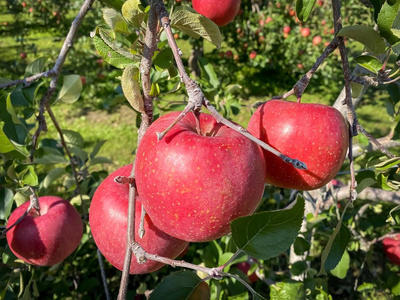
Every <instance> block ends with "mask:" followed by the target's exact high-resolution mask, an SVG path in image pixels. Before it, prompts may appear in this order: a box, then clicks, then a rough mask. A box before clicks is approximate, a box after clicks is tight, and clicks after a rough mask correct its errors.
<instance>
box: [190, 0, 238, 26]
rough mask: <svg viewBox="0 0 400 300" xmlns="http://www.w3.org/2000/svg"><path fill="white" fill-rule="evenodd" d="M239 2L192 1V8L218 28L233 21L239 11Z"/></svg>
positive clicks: (229, 0)
mask: <svg viewBox="0 0 400 300" xmlns="http://www.w3.org/2000/svg"><path fill="white" fill-rule="evenodd" d="M240 2H241V1H240V0H193V1H192V4H193V8H194V10H195V11H197V12H198V13H199V14H202V15H203V16H205V17H207V18H209V19H210V20H212V21H213V22H214V23H215V24H217V25H218V26H225V25H227V24H229V23H230V22H232V21H233V19H234V18H235V17H236V15H237V14H238V12H239V9H240Z"/></svg>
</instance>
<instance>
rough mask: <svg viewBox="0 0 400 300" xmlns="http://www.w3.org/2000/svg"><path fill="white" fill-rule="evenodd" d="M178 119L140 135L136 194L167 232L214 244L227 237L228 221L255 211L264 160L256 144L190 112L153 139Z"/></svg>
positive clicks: (167, 117) (166, 119)
mask: <svg viewBox="0 0 400 300" xmlns="http://www.w3.org/2000/svg"><path fill="white" fill-rule="evenodd" d="M178 115H179V112H173V113H169V114H166V115H164V116H162V117H161V118H159V119H157V120H156V121H155V122H154V123H153V124H152V125H151V126H150V127H149V129H148V130H147V131H146V133H145V135H144V136H143V139H142V141H141V142H140V145H139V147H138V150H137V155H136V167H135V176H136V185H137V190H138V194H139V197H140V198H141V200H142V203H143V205H144V207H145V209H146V211H147V213H148V214H149V215H150V217H151V218H152V220H153V222H154V224H155V225H156V226H157V227H158V228H160V229H161V230H163V231H165V232H166V233H168V234H170V235H172V236H175V237H177V238H180V239H182V240H186V241H191V242H204V241H211V240H215V239H217V238H220V237H221V236H223V235H225V234H227V233H229V231H230V227H229V223H230V222H231V221H232V220H234V219H236V218H238V217H241V216H246V215H250V214H252V213H253V212H254V211H255V209H256V208H257V206H258V204H259V202H260V200H261V196H262V194H263V191H264V182H265V163H264V157H263V155H262V151H261V148H260V147H259V146H258V145H257V144H256V143H254V142H252V141H250V140H249V139H248V138H246V137H245V136H243V135H242V134H240V133H238V132H237V131H235V130H233V129H230V128H228V127H227V126H225V125H223V124H221V123H218V122H217V121H216V120H215V119H214V117H213V116H211V115H209V114H203V113H199V115H198V116H195V114H194V113H193V112H190V113H188V114H187V115H186V116H185V117H184V118H183V119H182V120H180V121H179V122H178V123H177V124H176V125H175V126H173V127H172V129H171V130H169V131H168V133H167V134H166V135H165V136H164V137H163V138H162V139H161V140H158V139H157V135H156V134H157V133H158V132H162V131H163V130H164V129H165V128H167V127H168V126H170V124H172V123H173V121H174V120H175V119H176V118H177V116H178ZM197 117H198V118H197Z"/></svg>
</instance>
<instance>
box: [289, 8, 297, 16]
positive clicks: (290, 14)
mask: <svg viewBox="0 0 400 300" xmlns="http://www.w3.org/2000/svg"><path fill="white" fill-rule="evenodd" d="M295 14H296V12H295V11H294V10H293V9H291V10H289V16H291V17H293V16H294V15H295Z"/></svg>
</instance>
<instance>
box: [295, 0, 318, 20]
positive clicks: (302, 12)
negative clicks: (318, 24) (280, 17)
mask: <svg viewBox="0 0 400 300" xmlns="http://www.w3.org/2000/svg"><path fill="white" fill-rule="evenodd" d="M315 2H317V0H296V14H297V18H299V20H300V21H301V22H306V21H307V20H308V17H309V16H310V14H311V12H312V10H313V8H314V5H315Z"/></svg>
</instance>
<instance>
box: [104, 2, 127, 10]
mask: <svg viewBox="0 0 400 300" xmlns="http://www.w3.org/2000/svg"><path fill="white" fill-rule="evenodd" d="M100 2H103V3H104V4H105V5H107V6H108V7H112V8H114V9H116V10H117V11H120V10H121V8H122V5H123V4H124V2H125V1H124V0H101V1H100Z"/></svg>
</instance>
